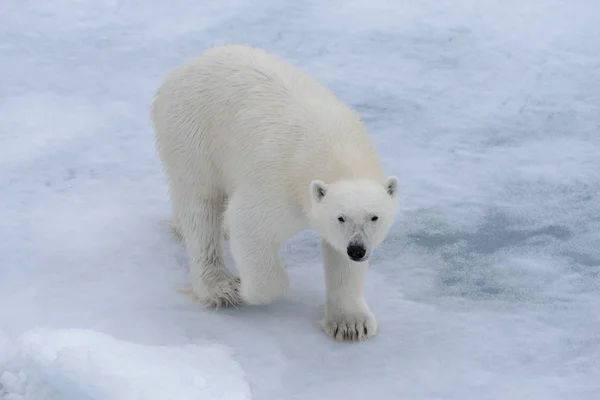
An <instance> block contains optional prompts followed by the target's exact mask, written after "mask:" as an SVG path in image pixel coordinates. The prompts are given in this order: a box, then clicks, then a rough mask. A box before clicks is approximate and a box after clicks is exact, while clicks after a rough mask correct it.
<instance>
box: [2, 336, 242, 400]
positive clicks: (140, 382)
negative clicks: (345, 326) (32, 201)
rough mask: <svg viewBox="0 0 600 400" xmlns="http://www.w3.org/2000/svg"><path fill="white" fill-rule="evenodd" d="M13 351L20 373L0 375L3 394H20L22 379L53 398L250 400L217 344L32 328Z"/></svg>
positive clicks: (239, 372)
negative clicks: (159, 342)
mask: <svg viewBox="0 0 600 400" xmlns="http://www.w3.org/2000/svg"><path fill="white" fill-rule="evenodd" d="M18 349H19V352H18V354H19V357H20V359H21V360H20V363H21V368H22V369H21V370H20V371H18V372H17V373H14V372H11V371H5V372H4V374H3V375H2V376H1V377H0V382H2V384H3V386H4V388H5V391H6V392H7V393H10V392H11V391H12V392H15V391H23V386H22V384H23V382H22V381H23V378H22V377H23V376H25V377H26V378H27V379H26V382H28V383H27V385H29V386H31V382H34V383H35V384H36V386H37V387H38V388H48V389H50V391H48V392H47V396H54V398H66V399H114V400H121V399H123V400H133V399H140V400H142V399H144V400H152V399H160V400H166V399H173V400H175V399H177V400H186V399H194V400H203V399H209V400H210V399H223V400H226V399H228V400H247V399H250V390H249V387H248V383H247V382H246V381H245V380H244V375H243V372H242V370H241V368H240V366H239V365H238V364H237V363H236V362H235V361H233V360H232V359H231V355H230V354H229V353H230V351H229V350H228V349H226V348H224V347H223V346H221V345H215V344H205V345H195V344H187V345H184V346H147V345H141V344H136V343H131V342H126V341H123V340H118V339H115V338H113V337H110V336H108V335H106V334H101V333H98V332H94V331H86V330H78V329H65V330H57V331H53V330H48V329H35V330H32V331H29V332H27V333H25V334H24V335H22V337H21V338H20V339H19V346H18ZM13 362H14V361H13ZM19 384H21V386H20V385H19ZM25 391H26V393H27V391H31V388H27V387H26V388H25ZM13 394H14V393H13ZM17 398H18V397H17Z"/></svg>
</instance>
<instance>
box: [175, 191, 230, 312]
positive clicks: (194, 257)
mask: <svg viewBox="0 0 600 400" xmlns="http://www.w3.org/2000/svg"><path fill="white" fill-rule="evenodd" d="M222 210H223V200H222V198H217V199H209V198H201V199H198V198H197V199H196V200H195V201H194V203H193V204H192V205H187V204H186V205H182V207H180V208H179V209H178V210H177V211H178V214H177V216H176V218H177V220H175V221H177V224H178V226H179V231H180V233H181V235H182V236H183V238H184V241H185V245H186V249H187V254H188V258H189V265H190V279H191V283H192V290H193V292H194V295H195V297H196V298H197V299H198V300H199V302H200V303H201V304H202V305H203V306H205V307H230V306H237V305H239V304H240V296H239V286H240V280H239V279H238V278H237V277H235V275H233V274H232V273H231V272H230V271H229V270H228V269H227V267H226V266H225V262H224V260H225V256H224V251H223V243H222V228H221V222H222V220H221V215H222Z"/></svg>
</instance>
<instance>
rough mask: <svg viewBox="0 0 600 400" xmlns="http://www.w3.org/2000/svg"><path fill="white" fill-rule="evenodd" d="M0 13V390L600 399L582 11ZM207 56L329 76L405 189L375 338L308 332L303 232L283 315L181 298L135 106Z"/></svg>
mask: <svg viewBox="0 0 600 400" xmlns="http://www.w3.org/2000/svg"><path fill="white" fill-rule="evenodd" d="M0 9H1V10H2V11H1V12H0V59H1V60H2V62H1V63H0V77H2V81H1V82H0V397H2V396H4V397H5V398H7V399H11V400H12V399H19V400H23V399H32V400H40V399H44V400H45V399H50V398H55V399H61V400H62V399H66V400H71V399H77V400H80V399H88V398H89V399H96V398H111V399H120V398H123V399H124V398H135V396H136V395H139V396H142V395H144V396H146V397H145V398H149V399H151V398H153V397H152V396H155V397H156V398H158V397H157V396H163V397H162V398H168V396H173V398H176V396H179V397H177V398H185V396H193V395H196V397H195V398H200V399H202V398H203V397H202V396H210V395H209V393H218V394H222V395H223V396H233V397H232V398H235V396H246V397H241V398H250V395H251V397H252V398H253V399H259V400H272V399H290V400H293V399H302V400H304V399H311V400H321V399H323V400H325V399H327V400H329V399H338V398H343V399H347V400H353V399H364V398H376V399H388V398H390V399H391V398H406V399H411V400H433V399H444V400H452V399H457V400H458V399H460V400H480V399H486V400H487V399H490V400H505V399H529V398H534V399H544V400H559V399H565V400H597V399H598V398H600V312H599V310H600V219H599V216H600V51H599V50H598V49H599V48H600V25H599V24H598V21H599V20H600V3H598V1H596V0H577V1H569V0H532V1H527V2H522V1H517V0H507V1H500V0H486V1H478V0H457V1H434V0H420V1H400V0H394V1H392V0H330V1H316V0H307V1H301V2H300V1H299V2H292V1H288V2H281V1H279V2H278V1H274V0H255V1H249V0H235V1H221V0H207V1H201V2H198V1H192V0H173V1H169V2H159V1H148V0H146V1H141V0H113V1H111V0H106V1H100V0H94V1H91V0H90V1H82V0H56V1H51V2H49V1H42V0H31V1H12V2H11V1H8V2H4V3H2V6H1V7H0ZM224 43H248V44H253V45H257V46H260V47H263V48H265V49H267V50H268V51H270V52H272V53H275V54H277V55H279V56H281V57H283V58H285V59H287V60H289V61H291V62H293V63H294V64H296V65H298V66H300V67H301V68H303V69H304V70H306V71H307V72H309V73H310V74H311V75H313V76H314V77H316V78H317V79H318V80H320V81H321V82H323V83H324V84H325V85H327V86H328V87H329V88H330V89H331V90H332V91H333V92H334V93H335V94H336V95H338V96H339V97H340V98H342V99H343V100H344V101H346V102H348V103H349V104H350V105H352V106H353V107H354V108H355V109H356V110H357V112H358V113H359V115H360V117H361V118H362V120H363V121H364V122H365V125H366V126H367V129H368V131H369V132H370V133H371V134H372V137H373V140H374V143H375V145H376V147H377V149H378V151H379V153H380V154H381V158H382V162H383V164H384V166H385V169H386V171H387V172H388V173H389V174H395V175H398V176H399V177H400V182H401V184H400V192H401V199H400V201H401V213H400V215H399V217H398V220H397V221H396V224H395V225H394V227H393V228H392V231H391V232H390V235H389V237H388V239H387V240H386V241H385V243H384V244H383V245H382V247H381V248H380V249H379V250H378V251H376V253H375V255H374V259H373V261H372V268H371V270H370V272H369V274H368V282H367V287H366V294H367V300H368V302H369V304H370V306H371V309H372V311H373V312H374V313H375V315H376V317H377V318H378V322H379V327H380V331H379V334H378V336H377V337H376V338H374V339H373V340H370V341H368V342H364V343H360V344H339V343H335V342H333V341H331V340H329V339H328V338H327V337H326V336H325V335H324V334H323V333H322V332H320V331H319V327H318V324H317V321H318V319H319V318H320V317H321V312H322V305H323V296H324V287H323V286H324V285H323V276H322V269H321V266H320V256H319V253H318V247H319V246H318V238H317V237H316V235H315V234H314V233H313V232H304V233H302V234H300V235H298V236H297V237H295V238H293V240H291V241H290V242H289V243H287V244H286V246H285V247H284V249H283V253H282V254H283V257H284V258H285V260H286V263H287V264H288V268H289V272H290V277H291V282H292V286H291V289H290V292H289V293H288V295H287V296H286V298H285V299H284V300H282V301H280V302H278V303H277V304H273V305H271V306H268V307H252V308H240V309H238V310H235V309H233V310H218V311H210V310H202V309H199V308H198V307H196V306H195V305H193V304H192V303H190V302H189V300H188V299H187V298H185V297H184V296H182V295H181V294H180V293H179V292H178V290H177V289H178V288H179V287H180V285H181V284H182V283H184V284H185V283H186V282H187V260H186V256H185V252H184V250H183V248H182V246H181V244H180V243H178V242H177V240H176V239H175V238H174V237H173V236H172V235H171V234H170V232H169V228H168V220H169V211H170V206H169V203H168V197H167V189H166V183H165V179H164V175H163V173H162V171H161V169H160V165H159V162H158V157H157V155H156V152H155V149H154V143H153V136H152V135H153V134H152V129H151V125H150V120H149V107H150V102H151V101H152V96H153V95H154V91H155V90H156V88H157V87H158V85H159V84H160V82H161V80H162V79H163V78H164V76H165V74H166V73H167V72H168V71H169V70H170V69H172V68H173V67H175V66H177V65H180V64H181V63H182V62H183V61H185V60H187V59H188V58H189V57H191V56H193V55H196V54H198V53H200V52H202V51H203V50H205V49H207V48H208V47H211V46H214V45H218V44H224ZM88 354H89V356H90V358H87V357H88V356H87V355H88ZM144 374H146V375H144ZM123 379H124V380H123ZM128 385H129V386H128ZM194 385H197V386H194ZM203 385H206V386H203ZM211 390H214V392H210V391H211ZM212 397H214V398H219V397H218V395H217V394H215V395H214V396H212ZM206 398H210V397H206ZM223 398H226V397H223Z"/></svg>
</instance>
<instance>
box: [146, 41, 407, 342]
mask: <svg viewBox="0 0 600 400" xmlns="http://www.w3.org/2000/svg"><path fill="white" fill-rule="evenodd" d="M152 120H153V124H154V130H155V138H156V147H157V151H158V154H159V157H160V160H161V164H162V166H163V169H164V170H165V174H166V176H167V178H168V183H169V188H170V199H171V204H172V225H173V227H174V229H175V230H176V231H177V232H178V233H179V235H180V236H181V237H182V238H183V240H184V243H185V246H186V251H187V254H188V257H189V263H190V279H191V283H192V290H193V292H194V294H195V296H196V297H197V298H198V299H199V301H200V302H201V303H202V304H203V305H204V306H207V307H208V306H213V307H214V306H216V307H218V306H229V305H234V306H235V305H238V304H248V305H261V304H269V303H271V302H273V301H275V300H277V299H279V298H280V297H282V296H283V295H284V294H285V292H286V290H287V288H288V285H289V280H288V275H287V272H286V268H285V265H284V263H283V261H282V259H281V258H280V255H279V251H280V246H281V245H282V244H283V242H285V241H286V240H287V239H289V238H290V237H291V236H293V235H295V234H296V233H297V232H299V231H300V230H303V229H307V228H312V229H315V230H316V231H317V232H318V233H319V234H320V236H321V238H322V240H321V255H322V260H323V264H324V269H325V283H326V285H325V286H326V302H325V310H324V311H325V312H324V318H323V319H322V320H321V321H320V323H321V327H322V328H323V330H324V331H325V332H326V333H327V334H328V335H330V336H331V337H333V338H334V339H337V340H348V341H355V340H363V339H366V338H369V337H372V336H374V335H375V334H376V332H377V322H376V320H375V317H374V316H373V314H372V313H371V311H370V309H369V307H368V306H367V303H366V301H365V298H364V291H363V285H364V275H365V272H366V271H367V269H368V260H369V258H370V256H371V254H372V251H373V249H375V248H376V247H377V246H378V245H379V244H380V243H381V242H382V241H383V240H384V238H385V236H386V235H387V232H388V230H389V228H390V226H391V224H392V223H393V222H394V219H395V216H396V213H397V201H396V200H397V192H398V179H397V178H396V177H395V176H385V175H384V174H383V172H382V167H381V165H380V162H379V160H378V156H377V154H376V152H375V150H374V147H373V145H372V143H371V141H370V139H369V137H368V135H367V134H366V133H365V130H364V128H363V126H362V124H361V122H360V120H359V118H358V117H357V115H356V114H355V113H354V112H353V111H352V110H351V108H349V107H348V106H346V105H345V104H343V103H342V102H341V101H339V100H338V99H336V97H334V95H333V94H331V93H330V92H329V91H328V90H327V89H326V88H325V87H324V86H322V85H320V84H319V83H317V82H316V81H315V80H313V79H312V78H310V77H309V76H308V75H306V74H305V73H303V72H302V71H300V70H299V69H296V68H295V67H293V66H291V65H289V64H287V63H285V62H284V61H282V60H280V59H279V58H277V57H275V56H273V55H271V54H268V53H267V52H265V51H264V50H262V49H258V48H254V47H250V46H244V45H228V46H223V47H217V48H212V49H209V50H207V51H205V52H204V53H203V54H201V55H199V56H197V57H195V58H193V59H191V60H190V61H188V62H187V63H185V64H184V65H182V66H180V67H178V68H176V69H174V70H173V71H171V72H170V73H169V74H168V75H167V77H166V78H165V80H164V82H163V83H162V85H161V86H160V87H159V89H158V90H157V92H156V95H155V97H154V101H153V103H152ZM223 231H226V233H227V235H228V236H229V241H230V247H231V253H232V257H233V260H234V262H235V264H236V267H237V270H238V273H239V278H237V277H236V276H235V275H234V274H232V273H231V272H230V271H229V270H228V269H227V268H226V266H225V263H224V249H223V240H224V237H223V236H224V235H223Z"/></svg>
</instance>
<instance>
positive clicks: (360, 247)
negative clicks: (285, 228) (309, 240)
mask: <svg viewBox="0 0 600 400" xmlns="http://www.w3.org/2000/svg"><path fill="white" fill-rule="evenodd" d="M309 191H310V196H311V199H312V205H311V211H310V215H309V219H310V222H311V225H312V227H313V228H314V229H316V230H317V231H318V232H319V233H320V234H321V236H322V237H323V239H324V240H325V241H327V242H328V243H329V244H330V245H331V246H333V247H334V248H335V249H337V250H338V251H339V252H341V253H342V254H345V255H347V256H348V258H350V260H352V261H355V262H361V261H366V260H368V259H369V257H370V256H371V252H372V251H373V249H374V248H375V247H377V246H379V244H380V243H381V242H382V241H383V239H384V238H385V236H386V235H387V232H388V230H389V229H390V227H391V225H392V223H393V222H394V219H395V217H396V213H397V209H398V206H397V198H396V196H397V192H398V178H396V177H395V176H390V177H388V178H387V179H386V181H385V182H383V183H382V182H376V181H371V180H340V181H336V182H333V183H329V184H327V183H325V182H323V181H321V180H313V181H312V182H311V183H310V186H309Z"/></svg>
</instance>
